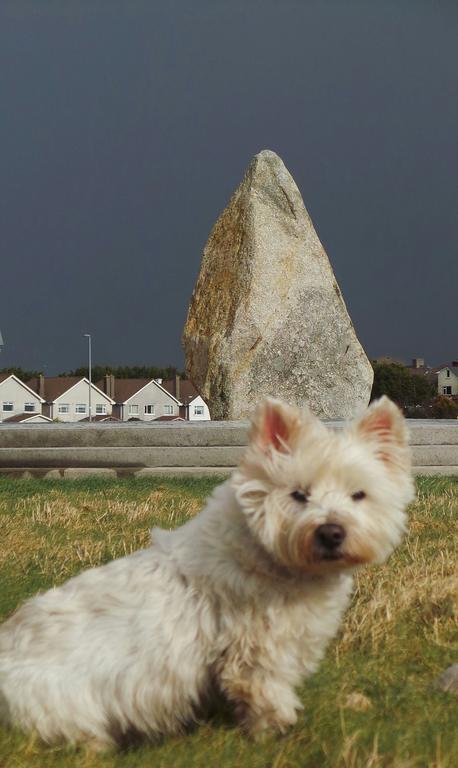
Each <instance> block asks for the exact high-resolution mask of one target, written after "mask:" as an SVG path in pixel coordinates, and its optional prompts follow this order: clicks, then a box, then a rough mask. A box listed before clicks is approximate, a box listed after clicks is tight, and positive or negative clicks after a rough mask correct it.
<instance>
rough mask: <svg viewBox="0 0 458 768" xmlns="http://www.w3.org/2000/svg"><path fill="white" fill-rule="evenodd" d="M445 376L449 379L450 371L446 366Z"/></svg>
mask: <svg viewBox="0 0 458 768" xmlns="http://www.w3.org/2000/svg"><path fill="white" fill-rule="evenodd" d="M445 376H446V378H447V379H449V378H450V371H449V369H448V368H447V372H446V374H445Z"/></svg>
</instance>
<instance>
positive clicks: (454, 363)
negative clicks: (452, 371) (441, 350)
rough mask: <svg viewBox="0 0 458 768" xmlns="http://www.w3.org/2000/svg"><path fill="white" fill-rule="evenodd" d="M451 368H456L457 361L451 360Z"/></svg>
mask: <svg viewBox="0 0 458 768" xmlns="http://www.w3.org/2000/svg"><path fill="white" fill-rule="evenodd" d="M452 368H458V360H452Z"/></svg>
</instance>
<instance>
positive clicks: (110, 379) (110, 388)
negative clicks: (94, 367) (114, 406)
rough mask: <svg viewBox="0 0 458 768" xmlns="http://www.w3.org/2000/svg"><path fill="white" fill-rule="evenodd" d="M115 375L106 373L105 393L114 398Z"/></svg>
mask: <svg viewBox="0 0 458 768" xmlns="http://www.w3.org/2000/svg"><path fill="white" fill-rule="evenodd" d="M114 391H115V377H114V376H113V374H112V373H107V374H105V394H106V395H108V397H111V399H112V400H114Z"/></svg>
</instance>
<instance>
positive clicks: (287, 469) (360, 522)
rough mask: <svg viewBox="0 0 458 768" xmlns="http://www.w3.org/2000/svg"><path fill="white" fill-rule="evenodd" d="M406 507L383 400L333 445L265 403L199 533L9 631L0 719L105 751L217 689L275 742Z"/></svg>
mask: <svg viewBox="0 0 458 768" xmlns="http://www.w3.org/2000/svg"><path fill="white" fill-rule="evenodd" d="M359 492H364V494H366V496H365V497H364V498H362V494H361V493H359ZM293 493H294V494H295V496H294V497H293V496H292V495H291V494H293ZM300 493H302V494H303V497H305V498H303V497H302V496H300V495H299V494H300ZM354 494H356V496H355V498H352V496H353V495H354ZM412 498H413V484H412V479H411V474H410V470H409V450H408V447H407V437H406V429H405V426H404V420H403V418H402V416H401V414H400V412H399V411H398V409H397V408H396V407H395V406H394V405H393V404H392V403H391V402H390V401H389V400H387V399H386V398H382V400H380V401H378V402H377V403H375V404H373V405H372V406H371V407H370V408H369V410H368V411H367V412H366V413H365V415H364V416H363V417H362V418H361V419H360V420H359V421H358V422H357V423H356V424H354V425H353V426H352V427H351V428H350V429H348V430H347V431H345V432H342V433H336V432H332V431H330V430H328V429H327V428H325V427H324V426H323V425H322V424H321V423H320V422H319V421H318V420H317V419H316V418H315V417H314V416H312V415H311V414H310V413H309V412H300V411H298V410H296V409H294V408H291V407H289V406H286V405H284V404H283V403H280V402H279V401H276V400H267V401H266V402H264V403H263V404H262V405H261V406H260V407H259V409H258V411H257V414H256V415H255V419H254V422H253V428H252V434H251V441H250V444H249V446H248V449H247V451H246V453H245V456H244V458H243V460H242V463H241V465H240V467H239V468H238V469H237V471H236V472H235V473H234V474H233V476H232V477H231V478H230V479H229V480H228V481H226V482H225V483H223V484H222V485H221V486H219V487H218V488H217V489H216V490H215V492H214V493H213V495H212V496H211V498H210V499H209V501H208V503H207V505H206V507H205V508H204V510H203V511H202V512H201V513H200V514H199V515H198V516H197V517H195V518H194V519H192V520H190V521H189V522H187V523H186V524H185V525H183V526H182V527H181V528H179V529H177V530H175V531H164V530H159V529H154V530H153V532H152V544H151V546H150V547H149V548H148V549H145V550H143V551H140V552H136V553H135V554H133V555H130V556H129V557H125V558H122V559H119V560H115V561H113V562H111V563H109V564H108V565H104V566H101V567H98V568H93V569H91V570H88V571H86V572H84V573H82V574H80V575H79V576H77V577H76V578H73V579H71V580H70V581H68V582H67V583H65V584H64V585H63V586H61V587H58V588H55V589H51V590H50V591H49V592H46V593H45V594H41V595H38V596H37V597H35V598H33V599H31V600H29V601H28V602H26V603H25V604H24V605H23V606H22V607H21V608H19V610H18V611H17V612H16V613H15V614H13V616H12V617H10V619H9V620H8V621H6V622H5V623H4V624H3V626H2V628H1V629H0V714H1V716H2V717H3V719H4V720H8V721H11V722H13V723H15V724H18V725H19V726H21V727H23V728H25V729H30V728H34V729H36V730H37V731H38V732H39V734H40V735H41V737H42V738H43V739H45V740H46V741H48V742H54V741H58V740H61V739H66V740H68V741H70V742H78V741H88V742H93V743H94V745H109V744H113V743H120V742H122V741H123V739H124V738H126V737H129V736H131V735H132V734H137V735H138V734H140V735H141V736H146V737H150V738H153V737H156V736H158V735H164V734H170V733H175V732H178V731H180V730H181V729H182V728H183V727H184V726H185V725H186V724H188V723H189V722H190V721H192V720H193V719H195V718H196V717H197V716H198V714H199V712H200V711H201V706H202V704H203V702H204V701H205V700H206V698H207V697H208V696H209V695H211V693H212V691H213V690H215V689H219V691H220V692H222V693H223V694H224V695H225V696H226V698H227V699H228V700H229V701H230V702H231V703H232V704H233V705H234V708H235V711H236V714H237V716H238V718H239V720H240V721H241V722H242V724H243V725H244V726H245V727H246V728H247V729H248V730H249V731H252V732H257V731H260V730H263V729H266V728H275V729H279V730H280V731H283V730H284V729H285V728H287V727H288V726H290V725H291V724H293V723H294V722H295V721H296V710H297V709H299V708H300V706H301V705H300V702H299V700H298V698H297V697H296V694H295V693H294V687H295V686H296V685H297V684H299V683H300V682H301V680H302V679H303V678H304V677H306V676H307V675H309V674H310V673H312V672H313V671H314V670H315V669H316V668H317V665H318V663H319V661H320V659H321V658H322V656H323V654H324V651H325V648H326V645H327V643H328V641H329V640H330V639H331V638H332V637H333V636H334V635H335V633H336V631H337V629H338V626H339V622H340V619H341V616H342V613H343V612H344V610H345V608H346V607H347V604H348V602H349V597H350V594H351V588H352V575H351V574H352V571H353V569H354V568H355V567H356V566H357V565H360V564H363V563H368V562H382V561H383V560H385V558H386V557H387V556H388V555H389V554H390V552H391V551H392V550H393V548H394V547H395V546H396V545H397V544H398V542H399V541H400V539H401V536H402V533H403V531H404V527H405V514H404V510H405V507H406V505H407V504H408V502H409V501H410V500H411V499H412ZM323 524H336V525H338V526H340V527H341V528H342V529H344V531H345V534H346V537H345V540H344V541H343V543H342V544H341V545H340V546H339V547H338V548H337V550H336V552H335V553H333V556H332V558H328V557H327V555H326V552H324V553H323V551H322V548H321V545H319V543H317V538H316V533H315V532H316V530H317V528H318V526H320V525H323ZM334 555H335V556H334Z"/></svg>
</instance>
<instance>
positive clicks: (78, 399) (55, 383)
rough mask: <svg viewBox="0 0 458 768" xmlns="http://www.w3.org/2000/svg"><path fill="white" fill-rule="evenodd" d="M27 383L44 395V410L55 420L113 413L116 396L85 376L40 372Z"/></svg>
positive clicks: (73, 420) (77, 419)
mask: <svg viewBox="0 0 458 768" xmlns="http://www.w3.org/2000/svg"><path fill="white" fill-rule="evenodd" d="M28 386H29V387H30V388H31V389H33V390H34V391H35V392H37V393H38V394H39V396H40V397H42V398H43V400H44V404H43V413H44V415H45V416H48V417H49V418H50V419H52V421H68V422H75V421H82V420H83V419H86V418H88V416H89V390H90V392H91V398H90V399H91V403H90V405H91V413H92V416H93V417H95V416H111V413H112V410H113V405H114V400H112V399H111V398H110V397H109V396H108V395H106V394H105V392H102V391H101V390H100V389H99V388H98V387H97V386H96V385H95V384H91V386H89V380H88V379H86V378H83V377H82V376H50V377H44V376H40V377H39V378H38V379H32V380H31V381H29V382H28Z"/></svg>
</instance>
